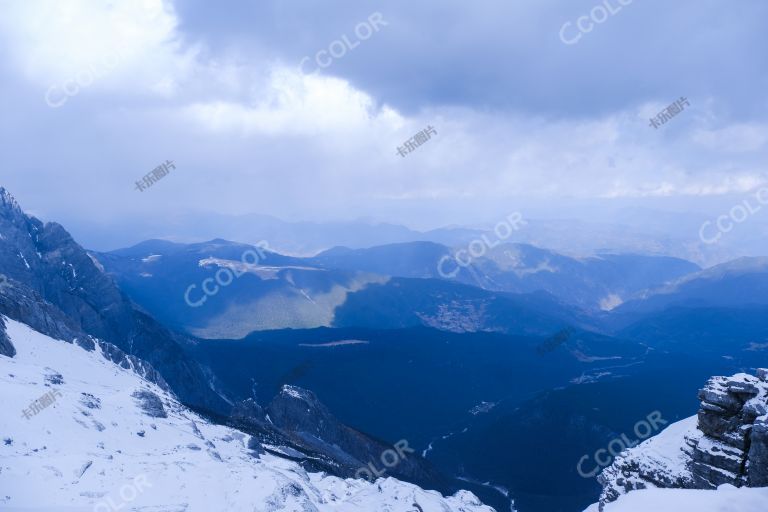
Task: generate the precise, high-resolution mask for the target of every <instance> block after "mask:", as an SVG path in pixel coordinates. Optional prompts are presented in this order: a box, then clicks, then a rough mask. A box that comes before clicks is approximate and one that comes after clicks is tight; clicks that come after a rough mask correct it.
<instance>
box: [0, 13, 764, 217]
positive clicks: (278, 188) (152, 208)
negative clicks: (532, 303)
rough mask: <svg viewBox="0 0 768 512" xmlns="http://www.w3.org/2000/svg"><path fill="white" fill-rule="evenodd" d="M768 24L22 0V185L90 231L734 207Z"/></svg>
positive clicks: (757, 134) (9, 89)
mask: <svg viewBox="0 0 768 512" xmlns="http://www.w3.org/2000/svg"><path fill="white" fill-rule="evenodd" d="M766 19H768V3H766V2H764V1H761V0H739V1H738V2H725V1H713V0H679V1H676V2H668V1H663V0H634V1H632V0H603V1H598V0H567V1H566V0H561V1H554V0H525V1H523V0H478V1H474V2H467V1H464V0H462V1H458V0H439V1H438V0H423V1H420V2H413V1H405V0H391V1H387V2H369V1H363V0H346V1H341V0H325V1H322V2H321V1H316V0H301V1H299V0H259V1H233V0H221V1H217V2H210V1H203V0H175V1H161V0H130V1H128V0H125V1H98V0H0V109H2V119H1V120H0V169H1V170H0V185H3V186H5V187H6V188H7V189H8V190H9V191H10V192H11V193H13V194H14V195H15V196H16V197H17V199H18V200H19V201H20V203H21V204H22V205H23V206H24V207H25V209H27V210H28V211H30V212H31V213H33V214H36V215H38V216H40V217H42V218H44V219H46V220H58V221H62V222H71V223H74V224H76V225H86V224H87V223H89V222H90V223H101V224H106V225H108V224H109V223H113V222H118V221H121V222H125V219H139V218H142V219H155V221H156V222H157V223H158V224H162V222H163V219H164V218H167V216H169V215H172V214H178V213H179V212H190V213H191V212H195V213H200V212H203V213H205V212H216V213H217V214H225V215H243V214H250V213H259V214H268V215H274V216H277V217H280V218H283V219H287V220H315V221H325V220H342V219H347V220H351V219H360V218H365V219H375V220H379V221H389V222H400V223H404V224H406V225H409V226H412V227H416V228H421V229H426V228H431V227H437V226H442V225H454V224H461V225H470V224H473V223H477V222H481V221H483V220H488V219H490V220H493V219H494V218H499V217H498V216H502V215H506V214H508V213H509V212H510V211H515V210H518V209H524V210H526V211H528V212H530V213H531V215H533V216H540V217H546V216H548V217H552V218H560V217H563V218H565V217H569V218H571V217H572V218H577V217H583V218H591V219H602V220H604V216H605V215H606V212H621V211H624V212H626V211H634V212H647V211H648V210H649V209H651V210H654V211H660V210H663V211H673V212H679V213H681V214H683V213H688V212H690V211H694V210H695V211H702V212H706V213H705V214H703V215H708V214H712V215H714V214H716V213H717V212H719V211H721V210H722V209H723V208H728V206H729V205H732V204H734V201H736V200H739V198H741V197H742V196H744V195H745V194H748V193H750V191H753V190H755V189H756V188H758V187H760V186H762V185H764V184H765V183H766V182H768V170H767V169H766V166H765V164H766V162H767V161H768V160H767V159H766V156H768V155H767V153H768V115H767V114H768V99H767V98H768V97H767V96H766V91H767V90H768V60H766V58H765V49H766V48H768V31H766V30H765V27H764V23H765V20H766ZM678 100H679V101H681V102H683V103H682V104H683V109H682V111H681V112H680V113H678V114H677V115H676V116H674V117H672V118H670V119H668V120H666V122H665V123H664V124H663V125H659V126H657V127H654V126H652V124H651V118H654V117H655V116H656V115H657V114H659V113H660V112H661V111H663V110H664V109H665V108H667V107H668V106H669V105H671V104H673V103H675V102H676V101H678ZM428 127H431V131H432V135H431V138H430V139H429V140H428V141H427V142H425V143H424V144H422V145H420V146H418V147H416V148H415V149H413V151H411V152H407V153H404V154H405V156H402V155H401V154H398V148H403V147H404V146H405V143H406V141H408V140H410V139H411V138H412V137H414V136H415V135H416V134H417V133H419V132H421V131H422V130H425V129H428ZM167 161H171V162H173V166H174V167H175V168H171V169H170V173H169V174H168V175H167V176H165V177H163V178H162V179H161V180H160V181H158V182H157V183H154V184H153V185H152V186H151V187H149V188H146V189H145V190H143V191H142V190H139V189H137V186H136V182H137V181H141V180H142V178H143V177H144V176H145V175H146V174H147V173H151V172H152V171H153V170H154V169H156V168H157V167H158V166H160V165H162V164H163V163H164V162H167ZM766 209H767V210H768V208H766ZM612 214H613V213H611V215H612ZM642 215H645V214H642ZM494 216H496V217H494Z"/></svg>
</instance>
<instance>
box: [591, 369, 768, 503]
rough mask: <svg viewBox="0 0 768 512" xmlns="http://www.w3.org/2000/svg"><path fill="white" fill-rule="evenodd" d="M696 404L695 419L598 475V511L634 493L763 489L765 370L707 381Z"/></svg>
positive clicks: (767, 479)
mask: <svg viewBox="0 0 768 512" xmlns="http://www.w3.org/2000/svg"><path fill="white" fill-rule="evenodd" d="M699 399H700V400H701V407H700V409H699V413H698V415H697V416H696V417H692V418H688V419H686V420H683V421H680V422H678V423H675V424H674V425H671V426H670V427H668V428H667V429H666V430H664V431H663V432H662V433H661V434H659V435H657V436H655V437H653V438H651V439H649V440H648V441H646V442H644V443H642V444H641V445H639V446H637V447H635V448H631V449H629V450H625V451H624V452H622V453H621V454H620V455H619V456H618V457H617V458H616V460H615V461H614V462H613V464H612V465H611V466H609V467H607V468H606V469H605V470H604V471H603V472H602V473H601V474H600V475H599V477H598V480H599V481H600V483H601V484H602V485H603V492H602V494H601V496H600V510H603V507H604V506H605V505H606V504H607V503H610V502H613V501H615V500H616V499H617V498H619V497H620V496H621V495H623V494H626V493H628V492H630V491H634V490H637V489H647V488H654V487H661V488H678V489H716V488H717V487H718V486H720V485H723V484H728V485H732V486H734V487H763V486H766V485H768V370H766V369H759V370H758V371H757V376H752V375H748V374H744V373H740V374H736V375H734V376H732V377H713V378H711V379H710V380H709V381H708V382H707V385H706V386H705V387H704V388H703V389H701V390H700V391H699Z"/></svg>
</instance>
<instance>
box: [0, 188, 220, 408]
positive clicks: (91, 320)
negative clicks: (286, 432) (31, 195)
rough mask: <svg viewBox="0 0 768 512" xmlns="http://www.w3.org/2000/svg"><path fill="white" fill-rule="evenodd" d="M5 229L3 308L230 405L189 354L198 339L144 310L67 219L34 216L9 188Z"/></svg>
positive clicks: (195, 398)
mask: <svg viewBox="0 0 768 512" xmlns="http://www.w3.org/2000/svg"><path fill="white" fill-rule="evenodd" d="M0 235H2V236H0V272H2V274H3V275H5V276H6V279H5V280H4V282H3V284H4V286H3V287H2V293H0V313H2V314H5V315H7V316H8V317H9V318H13V319H16V320H20V321H22V322H24V323H26V324H28V325H31V326H33V327H34V328H35V329H38V330H39V331H40V332H43V333H45V334H47V335H50V336H52V337H54V338H57V339H62V340H65V341H70V342H72V341H75V340H77V342H78V344H81V346H85V347H86V348H87V346H88V345H93V346H95V345H96V344H99V345H100V346H101V348H102V351H103V352H104V353H105V354H107V356H108V357H110V358H113V359H112V360H115V361H120V364H121V365H123V366H124V367H132V366H136V367H139V368H140V371H141V372H143V376H145V377H149V376H150V375H151V374H152V373H153V372H154V373H158V374H159V375H162V378H159V379H155V380H154V381H155V382H167V383H168V384H169V385H170V387H171V388H172V389H173V391H174V392H175V393H176V394H177V396H178V397H179V398H180V399H181V400H182V401H183V402H185V403H187V404H190V405H193V406H196V407H199V408H203V409H207V410H212V411H220V412H228V411H229V408H230V405H229V404H228V403H227V401H226V400H225V399H224V398H222V397H221V396H220V395H219V394H217V393H215V392H214V391H213V390H212V386H211V379H210V376H207V375H206V374H205V372H204V371H203V369H202V368H201V367H200V366H199V365H198V364H197V363H196V362H195V361H194V360H193V359H192V358H191V357H190V356H188V355H187V353H186V350H185V346H187V345H189V344H192V343H194V341H193V340H191V339H189V338H186V337H184V336H181V335H178V334H176V333H173V332H171V331H169V330H168V329H166V328H164V327H163V326H162V325H160V324H159V323H158V322H156V321H155V320H154V319H153V318H151V317H150V316H149V315H147V314H146V313H144V312H143V311H141V310H140V309H138V308H137V307H136V306H135V305H134V304H132V303H131V302H130V301H129V300H128V299H127V298H126V297H125V296H124V295H123V293H122V292H121V291H120V290H119V289H118V287H117V286H116V285H115V283H114V282H113V280H112V279H111V278H110V277H109V276H108V275H107V274H106V273H104V271H103V269H101V268H100V265H99V264H98V263H97V262H96V260H95V259H93V258H92V257H91V256H90V255H89V254H88V253H87V252H86V251H85V250H84V249H83V248H82V247H80V245H78V244H77V243H76V242H75V241H74V240H73V239H72V237H71V236H70V235H69V233H67V231H66V230H65V229H64V228H63V227H62V226H61V225H59V224H56V223H53V222H49V223H45V224H43V223H42V222H41V221H39V220H38V219H36V218H35V217H32V216H29V215H26V214H25V213H24V212H23V211H22V210H21V208H20V206H19V204H18V203H17V202H16V200H15V199H14V198H13V197H12V196H11V195H10V194H9V193H8V192H7V191H6V190H5V189H4V188H2V187H0ZM98 340H101V342H99V341H98ZM103 342H106V343H107V345H104V344H103ZM140 360H144V361H146V363H144V362H141V361H140ZM155 370H156V371H155Z"/></svg>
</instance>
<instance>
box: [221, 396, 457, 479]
mask: <svg viewBox="0 0 768 512" xmlns="http://www.w3.org/2000/svg"><path fill="white" fill-rule="evenodd" d="M230 425H232V426H235V427H237V428H239V429H241V430H243V431H245V432H248V433H249V434H252V435H254V437H255V438H257V439H259V441H260V442H261V445H262V446H263V448H264V450H266V451H267V452H270V453H274V454H279V455H281V456H287V457H289V458H291V459H292V460H295V461H297V462H300V463H302V465H304V466H305V467H307V468H308V469H311V470H313V471H324V472H327V473H330V474H333V475H336V476H340V477H343V478H365V479H367V480H371V481H373V480H376V479H378V478H380V477H381V478H385V477H390V476H391V477H395V478H399V479H402V480H406V481H409V482H413V483H415V484H417V485H420V486H423V487H427V488H430V489H437V490H440V491H443V492H455V491H456V490H457V489H456V488H454V486H453V485H452V484H451V483H450V482H448V480H446V479H445V478H444V477H442V475H440V474H439V473H438V472H437V471H436V470H435V469H434V468H433V467H432V466H431V465H430V464H429V462H427V461H426V460H425V459H423V458H422V457H420V456H419V455H418V454H417V453H415V450H413V449H411V448H410V447H409V446H408V442H407V441H406V440H401V441H398V442H397V443H395V444H394V445H390V444H388V443H386V442H383V441H379V440H377V439H374V438H373V437H371V436H369V435H367V434H364V433H362V432H360V431H358V430H355V429H353V428H351V427H349V426H347V425H345V424H343V423H342V422H341V421H339V420H338V419H337V418H336V417H335V416H334V415H333V414H332V413H331V411H330V410H329V409H328V408H327V407H326V406H325V405H324V404H323V403H322V402H320V400H319V399H318V398H317V396H316V395H315V394H314V393H313V392H311V391H308V390H306V389H302V388H300V387H297V386H288V385H286V386H283V388H282V389H281V391H280V393H278V395H277V396H276V397H275V398H274V399H273V400H272V402H271V403H270V404H269V406H268V407H267V408H266V409H264V408H262V407H261V406H260V405H259V404H257V403H256V402H255V401H254V400H253V399H248V400H245V401H243V402H240V403H238V404H237V405H236V406H235V407H234V408H233V413H232V416H231V418H230Z"/></svg>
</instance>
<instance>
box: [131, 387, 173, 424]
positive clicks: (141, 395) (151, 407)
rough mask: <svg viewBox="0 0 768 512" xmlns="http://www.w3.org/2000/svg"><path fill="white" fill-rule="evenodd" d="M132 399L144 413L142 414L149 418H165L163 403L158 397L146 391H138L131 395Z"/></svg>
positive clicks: (166, 414) (166, 415)
mask: <svg viewBox="0 0 768 512" xmlns="http://www.w3.org/2000/svg"><path fill="white" fill-rule="evenodd" d="M132 396H133V398H135V399H136V400H137V401H138V402H139V406H140V407H141V409H142V410H143V411H144V414H146V415H147V416H149V417H150V418H167V417H168V413H166V412H165V407H164V406H163V401H162V400H161V399H160V397H159V396H157V395H156V394H154V393H152V392H151V391H147V390H144V389H142V390H140V391H136V392H135V393H133V395H132Z"/></svg>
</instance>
